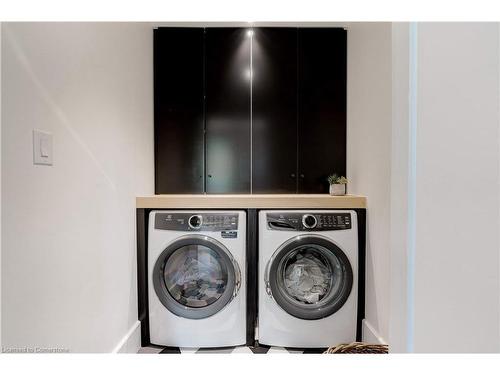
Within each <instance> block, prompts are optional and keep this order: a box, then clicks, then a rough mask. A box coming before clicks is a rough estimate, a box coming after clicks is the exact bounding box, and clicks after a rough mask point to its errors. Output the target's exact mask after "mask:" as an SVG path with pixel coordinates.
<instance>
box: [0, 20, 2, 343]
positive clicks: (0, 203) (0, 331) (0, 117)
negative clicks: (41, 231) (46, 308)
mask: <svg viewBox="0 0 500 375" xmlns="http://www.w3.org/2000/svg"><path fill="white" fill-rule="evenodd" d="M1 212H2V22H0V348H1V347H2V215H1Z"/></svg>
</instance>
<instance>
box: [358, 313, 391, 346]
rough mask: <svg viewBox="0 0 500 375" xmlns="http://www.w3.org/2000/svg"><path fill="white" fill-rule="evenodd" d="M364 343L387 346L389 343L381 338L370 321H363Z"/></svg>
mask: <svg viewBox="0 0 500 375" xmlns="http://www.w3.org/2000/svg"><path fill="white" fill-rule="evenodd" d="M362 334H363V342H366V343H369V344H383V345H387V341H385V339H384V338H383V337H382V336H380V334H379V333H378V332H377V330H376V329H375V328H373V326H372V325H371V324H370V323H369V322H368V320H366V319H363V331H362Z"/></svg>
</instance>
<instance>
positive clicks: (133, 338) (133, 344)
mask: <svg viewBox="0 0 500 375" xmlns="http://www.w3.org/2000/svg"><path fill="white" fill-rule="evenodd" d="M140 348H141V322H140V321H137V322H135V323H134V324H133V325H132V327H130V329H129V330H128V332H127V333H126V334H125V336H123V338H122V339H121V340H120V342H119V343H118V345H116V347H115V348H114V349H113V351H112V353H137V352H138V351H139V349H140Z"/></svg>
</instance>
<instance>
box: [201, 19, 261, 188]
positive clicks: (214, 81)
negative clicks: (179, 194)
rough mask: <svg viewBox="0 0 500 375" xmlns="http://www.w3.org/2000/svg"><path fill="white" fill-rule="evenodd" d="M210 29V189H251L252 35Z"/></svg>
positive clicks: (207, 62)
mask: <svg viewBox="0 0 500 375" xmlns="http://www.w3.org/2000/svg"><path fill="white" fill-rule="evenodd" d="M247 31H248V30H247V29H242V28H207V29H206V34H205V35H206V36H205V38H206V39H205V41H206V43H205V72H206V73H205V74H206V75H205V77H206V78H205V84H206V88H205V91H206V100H205V106H206V108H205V119H206V120H205V121H206V192H207V193H250V173H251V172H250V116H251V114H250V62H251V61H250V47H251V46H250V37H249V35H248V34H247Z"/></svg>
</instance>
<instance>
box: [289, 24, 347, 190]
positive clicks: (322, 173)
mask: <svg viewBox="0 0 500 375" xmlns="http://www.w3.org/2000/svg"><path fill="white" fill-rule="evenodd" d="M346 52H347V38H346V31H345V30H343V29H327V28H322V29H316V28H303V29H299V30H298V94H299V107H298V119H299V169H298V172H299V192H300V193H326V192H327V191H328V182H327V181H326V177H327V176H328V174H330V173H337V174H341V175H345V173H346V69H347V67H346V63H347V58H346Z"/></svg>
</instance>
